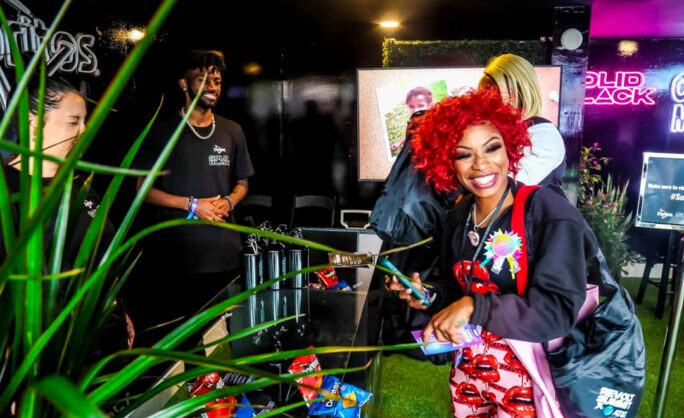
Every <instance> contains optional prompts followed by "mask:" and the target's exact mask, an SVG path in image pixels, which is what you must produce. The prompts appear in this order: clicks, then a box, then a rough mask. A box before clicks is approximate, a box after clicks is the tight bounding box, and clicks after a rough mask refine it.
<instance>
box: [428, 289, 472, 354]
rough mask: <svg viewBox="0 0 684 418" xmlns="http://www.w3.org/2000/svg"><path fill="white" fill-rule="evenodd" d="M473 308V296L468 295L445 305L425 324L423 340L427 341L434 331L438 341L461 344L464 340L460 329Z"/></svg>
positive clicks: (466, 321) (466, 322) (468, 320)
mask: <svg viewBox="0 0 684 418" xmlns="http://www.w3.org/2000/svg"><path fill="white" fill-rule="evenodd" d="M474 309H475V305H474V303H473V298H472V297H470V296H464V297H462V298H461V299H459V300H457V301H456V302H454V303H452V304H451V305H449V306H447V307H446V308H444V309H443V310H441V311H440V312H439V313H437V314H436V315H435V316H433V317H432V319H431V320H430V322H429V323H428V324H427V327H425V330H424V331H423V341H428V339H429V337H430V334H432V333H433V332H434V333H435V336H436V337H437V340H438V341H442V342H446V341H451V342H453V343H456V344H461V343H462V342H463V341H464V339H463V335H461V329H462V328H463V327H465V326H466V325H467V324H468V323H469V322H470V316H471V315H472V314H473V310H474Z"/></svg>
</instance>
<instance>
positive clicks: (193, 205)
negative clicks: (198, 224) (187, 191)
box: [185, 197, 199, 219]
mask: <svg viewBox="0 0 684 418" xmlns="http://www.w3.org/2000/svg"><path fill="white" fill-rule="evenodd" d="M198 203H199V200H198V199H196V198H194V197H191V200H190V205H189V206H188V217H187V218H185V219H197V216H195V212H196V211H197V204H198Z"/></svg>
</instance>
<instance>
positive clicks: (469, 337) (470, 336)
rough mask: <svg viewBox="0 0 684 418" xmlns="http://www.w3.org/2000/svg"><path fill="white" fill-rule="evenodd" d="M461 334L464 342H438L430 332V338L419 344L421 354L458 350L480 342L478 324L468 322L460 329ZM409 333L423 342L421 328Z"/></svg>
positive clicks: (480, 329) (480, 330)
mask: <svg viewBox="0 0 684 418" xmlns="http://www.w3.org/2000/svg"><path fill="white" fill-rule="evenodd" d="M460 332H461V334H462V335H463V339H464V342H463V343H462V344H454V343H452V342H440V341H437V337H436V336H435V334H434V332H433V333H432V334H430V339H428V341H427V344H425V345H421V346H420V349H421V350H423V354H425V355H426V356H429V355H432V354H439V353H447V352H449V351H456V350H460V349H462V348H465V347H470V346H471V345H476V344H480V343H481V342H482V336H481V334H482V327H481V326H479V325H471V324H468V325H466V326H465V327H463V328H462V329H461V331H460ZM411 335H413V338H415V339H416V341H417V342H419V343H422V342H423V330H422V329H418V330H415V331H411Z"/></svg>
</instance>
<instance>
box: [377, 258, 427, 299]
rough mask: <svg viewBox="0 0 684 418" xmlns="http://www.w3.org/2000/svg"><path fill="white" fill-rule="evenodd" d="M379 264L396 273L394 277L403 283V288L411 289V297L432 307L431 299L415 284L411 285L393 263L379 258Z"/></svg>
mask: <svg viewBox="0 0 684 418" xmlns="http://www.w3.org/2000/svg"><path fill="white" fill-rule="evenodd" d="M378 264H380V265H381V266H383V267H384V268H386V269H387V270H390V271H391V272H392V273H394V275H395V276H396V277H397V280H399V283H401V285H402V286H404V287H405V288H407V289H411V296H413V297H414V298H415V299H418V300H419V301H421V302H422V303H423V305H425V306H430V299H428V298H427V296H425V295H424V294H423V292H421V291H420V290H418V288H417V287H416V286H414V285H413V283H411V281H409V280H407V279H406V278H405V277H403V276H404V275H403V274H402V273H401V272H400V271H399V269H398V268H397V267H396V266H395V265H394V264H392V262H390V261H389V260H388V259H386V258H384V257H378Z"/></svg>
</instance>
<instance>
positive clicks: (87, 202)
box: [83, 200, 100, 218]
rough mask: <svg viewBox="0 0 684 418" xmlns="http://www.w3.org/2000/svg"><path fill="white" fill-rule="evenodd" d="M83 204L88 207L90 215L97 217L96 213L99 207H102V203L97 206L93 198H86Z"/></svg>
mask: <svg viewBox="0 0 684 418" xmlns="http://www.w3.org/2000/svg"><path fill="white" fill-rule="evenodd" d="M83 206H85V207H86V209H88V216H90V217H91V218H94V217H95V214H96V213H97V209H98V208H99V207H100V205H97V206H95V203H94V202H93V201H91V200H84V201H83ZM93 206H95V207H93Z"/></svg>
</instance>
